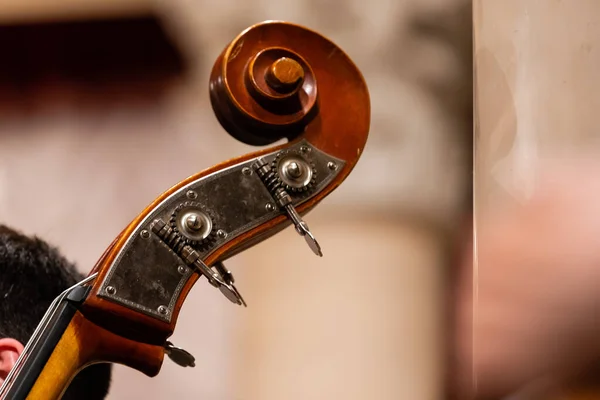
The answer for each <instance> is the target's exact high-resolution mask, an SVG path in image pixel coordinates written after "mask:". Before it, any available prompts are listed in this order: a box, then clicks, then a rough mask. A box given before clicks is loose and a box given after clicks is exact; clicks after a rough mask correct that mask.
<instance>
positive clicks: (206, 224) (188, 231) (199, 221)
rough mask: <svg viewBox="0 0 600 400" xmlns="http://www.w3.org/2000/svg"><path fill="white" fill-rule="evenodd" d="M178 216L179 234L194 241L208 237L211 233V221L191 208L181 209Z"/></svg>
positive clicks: (200, 212)
mask: <svg viewBox="0 0 600 400" xmlns="http://www.w3.org/2000/svg"><path fill="white" fill-rule="evenodd" d="M180 214H181V216H179V217H178V218H177V228H178V229H179V232H181V233H182V234H183V235H185V236H186V237H188V238H189V239H191V240H195V241H201V240H204V239H206V238H207V237H208V235H209V234H210V232H211V231H212V221H211V220H210V218H209V216H208V215H206V214H205V213H203V212H202V211H200V210H197V209H194V208H193V207H190V208H189V209H183V210H182V211H181V212H180Z"/></svg>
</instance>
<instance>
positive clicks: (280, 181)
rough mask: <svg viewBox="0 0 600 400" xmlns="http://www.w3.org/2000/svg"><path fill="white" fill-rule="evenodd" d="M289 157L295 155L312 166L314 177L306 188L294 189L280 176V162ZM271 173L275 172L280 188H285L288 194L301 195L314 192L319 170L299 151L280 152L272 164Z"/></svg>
mask: <svg viewBox="0 0 600 400" xmlns="http://www.w3.org/2000/svg"><path fill="white" fill-rule="evenodd" d="M289 155H294V156H296V157H298V158H301V159H303V160H304V161H305V162H306V163H307V164H308V165H310V168H311V169H312V176H311V179H310V182H308V184H307V185H306V186H303V187H301V188H297V187H292V186H290V185H288V184H286V183H285V182H284V181H283V180H282V179H281V177H280V176H279V172H278V171H279V169H278V168H277V167H278V165H279V161H280V160H281V159H282V158H284V157H287V156H289ZM271 171H273V172H274V174H275V176H276V177H277V183H278V184H279V185H278V186H281V187H282V188H284V189H285V190H286V191H288V192H292V193H296V194H300V193H304V192H309V191H310V190H312V188H313V187H314V185H315V182H316V181H317V168H316V166H315V163H313V162H312V161H310V160H307V159H306V157H304V156H303V155H302V154H300V153H299V152H297V151H293V150H284V151H280V152H279V154H277V155H276V156H275V158H274V159H273V161H272V162H271Z"/></svg>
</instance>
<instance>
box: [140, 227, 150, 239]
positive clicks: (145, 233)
mask: <svg viewBox="0 0 600 400" xmlns="http://www.w3.org/2000/svg"><path fill="white" fill-rule="evenodd" d="M140 236H141V237H143V238H144V239H148V238H149V237H150V232H148V231H147V230H145V229H144V230H143V231H141V232H140Z"/></svg>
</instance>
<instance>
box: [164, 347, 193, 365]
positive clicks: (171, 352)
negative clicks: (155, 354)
mask: <svg viewBox="0 0 600 400" xmlns="http://www.w3.org/2000/svg"><path fill="white" fill-rule="evenodd" d="M165 354H166V355H168V356H169V358H170V359H171V360H172V361H173V362H174V363H175V364H177V365H179V366H181V367H184V368H186V367H192V368H193V367H195V366H196V359H195V358H194V356H193V355H191V354H190V353H189V352H188V351H186V350H184V349H182V348H181V347H177V346H175V345H174V344H173V343H171V342H169V341H167V342H166V343H165Z"/></svg>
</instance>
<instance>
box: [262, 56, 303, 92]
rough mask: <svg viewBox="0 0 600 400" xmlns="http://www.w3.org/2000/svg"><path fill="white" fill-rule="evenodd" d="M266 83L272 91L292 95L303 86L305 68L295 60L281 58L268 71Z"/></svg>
mask: <svg viewBox="0 0 600 400" xmlns="http://www.w3.org/2000/svg"><path fill="white" fill-rule="evenodd" d="M265 81H266V82H267V85H269V87H270V88H271V89H273V90H276V91H277V92H279V93H282V94H290V93H293V92H295V91H296V90H297V89H298V88H299V87H300V86H302V83H303V82H304V68H302V65H300V63H298V62H297V61H296V60H294V59H293V58H289V57H281V58H279V59H278V60H276V61H274V62H273V63H272V64H271V66H270V67H269V69H267V72H266V73H265Z"/></svg>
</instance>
